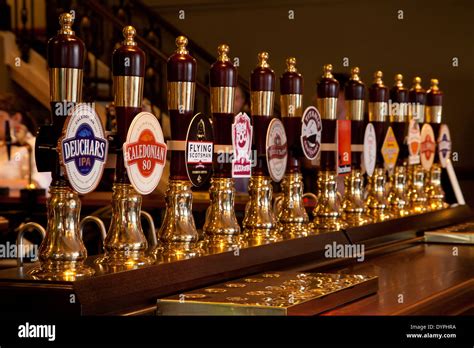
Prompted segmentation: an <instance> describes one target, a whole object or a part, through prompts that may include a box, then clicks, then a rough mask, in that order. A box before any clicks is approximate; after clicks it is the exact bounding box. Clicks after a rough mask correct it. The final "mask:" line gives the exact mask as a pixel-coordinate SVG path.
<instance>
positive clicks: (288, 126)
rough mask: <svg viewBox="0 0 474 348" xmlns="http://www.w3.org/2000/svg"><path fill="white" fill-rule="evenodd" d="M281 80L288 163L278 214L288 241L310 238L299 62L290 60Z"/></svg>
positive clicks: (281, 101)
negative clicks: (301, 163)
mask: <svg viewBox="0 0 474 348" xmlns="http://www.w3.org/2000/svg"><path fill="white" fill-rule="evenodd" d="M286 65H287V68H286V71H285V73H283V75H282V76H281V77H280V105H281V116H282V121H283V124H284V125H285V130H286V134H287V143H288V162H287V167H286V173H285V176H284V178H283V180H282V182H281V189H282V192H283V197H282V200H281V206H280V207H279V211H278V216H277V217H278V221H279V222H280V226H281V233H282V235H283V236H285V237H286V238H296V237H304V236H307V235H308V234H309V233H310V232H311V229H310V225H309V217H308V214H307V213H306V209H305V207H304V204H303V175H302V174H301V169H300V158H301V157H302V149H301V142H300V136H301V116H302V115H303V77H302V76H301V74H300V73H298V71H297V70H296V59H295V58H288V59H287V60H286Z"/></svg>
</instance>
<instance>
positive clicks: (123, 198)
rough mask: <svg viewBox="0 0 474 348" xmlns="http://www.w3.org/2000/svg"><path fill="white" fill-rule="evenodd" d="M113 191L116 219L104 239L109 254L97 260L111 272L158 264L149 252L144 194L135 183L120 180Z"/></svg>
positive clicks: (113, 208)
mask: <svg viewBox="0 0 474 348" xmlns="http://www.w3.org/2000/svg"><path fill="white" fill-rule="evenodd" d="M112 190H113V194H112V219H111V222H110V227H109V231H108V232H107V236H106V238H105V241H104V250H105V254H104V255H103V256H102V257H99V258H98V259H96V261H95V262H96V263H97V264H101V265H103V266H106V269H109V270H111V271H118V270H127V269H135V268H138V267H141V266H146V265H150V264H152V263H154V260H153V258H151V257H149V256H147V255H146V250H147V248H148V243H147V240H146V237H145V235H144V234H143V230H142V226H141V222H140V212H141V205H142V196H141V195H140V194H139V193H138V192H137V191H135V189H134V188H133V186H132V185H131V184H119V183H116V184H114V185H113V187H112Z"/></svg>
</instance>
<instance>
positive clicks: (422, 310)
mask: <svg viewBox="0 0 474 348" xmlns="http://www.w3.org/2000/svg"><path fill="white" fill-rule="evenodd" d="M456 252H457V255H455V254H456ZM453 254H454V255H453ZM326 271H328V272H331V271H333V272H338V273H352V274H363V275H374V276H378V277H379V290H378V292H377V294H374V295H370V296H368V297H365V298H363V299H361V300H358V301H355V302H352V303H350V304H347V305H344V306H342V307H339V308H336V309H334V310H331V311H328V312H325V313H324V314H323V315H448V314H449V315H453V314H462V313H464V312H469V313H470V314H472V313H473V310H474V245H459V244H426V243H422V242H421V243H415V244H409V245H405V246H403V247H402V248H401V249H399V250H394V251H389V252H384V253H381V254H377V255H373V256H370V257H368V258H366V260H365V261H364V262H363V263H358V262H354V263H352V264H350V265H348V266H345V267H343V268H340V267H339V268H332V269H328V270H327V269H325V272H326Z"/></svg>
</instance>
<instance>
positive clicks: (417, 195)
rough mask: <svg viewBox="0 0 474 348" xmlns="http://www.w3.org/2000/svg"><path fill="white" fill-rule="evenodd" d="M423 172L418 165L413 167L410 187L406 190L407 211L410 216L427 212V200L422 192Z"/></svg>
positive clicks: (423, 183) (423, 191)
mask: <svg viewBox="0 0 474 348" xmlns="http://www.w3.org/2000/svg"><path fill="white" fill-rule="evenodd" d="M424 185H425V171H424V170H423V167H422V166H421V165H420V164H417V165H415V166H413V174H412V178H411V186H410V187H409V190H408V201H409V205H408V206H409V209H410V213H411V214H420V213H424V212H426V211H427V208H428V207H427V203H428V199H427V197H426V193H425V190H424Z"/></svg>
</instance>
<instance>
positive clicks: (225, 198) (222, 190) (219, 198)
mask: <svg viewBox="0 0 474 348" xmlns="http://www.w3.org/2000/svg"><path fill="white" fill-rule="evenodd" d="M209 196H210V199H211V204H210V206H209V208H208V210H207V212H206V221H205V223H204V227H203V231H204V233H205V236H204V238H205V241H206V242H205V247H206V250H207V251H208V252H209V253H218V252H224V251H229V250H233V249H236V248H241V247H242V240H241V238H240V226H239V223H238V222H237V218H236V216H235V211H234V197H235V188H234V179H232V178H214V177H213V178H212V179H211V187H210V189H209Z"/></svg>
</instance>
